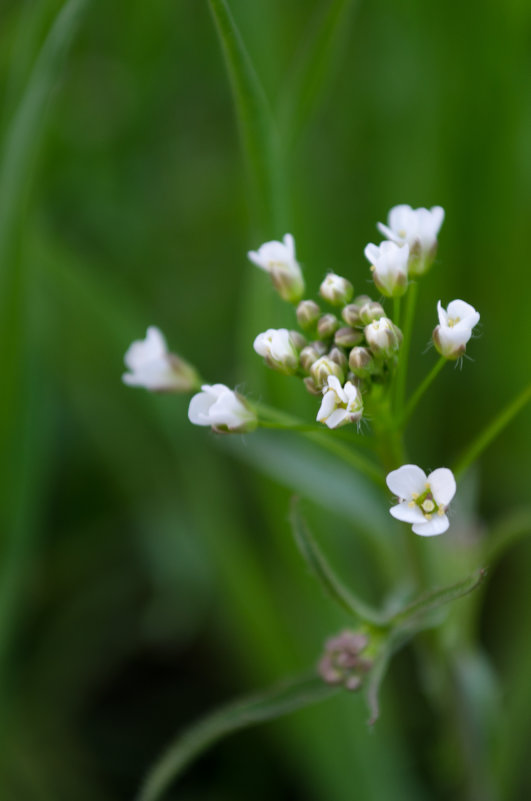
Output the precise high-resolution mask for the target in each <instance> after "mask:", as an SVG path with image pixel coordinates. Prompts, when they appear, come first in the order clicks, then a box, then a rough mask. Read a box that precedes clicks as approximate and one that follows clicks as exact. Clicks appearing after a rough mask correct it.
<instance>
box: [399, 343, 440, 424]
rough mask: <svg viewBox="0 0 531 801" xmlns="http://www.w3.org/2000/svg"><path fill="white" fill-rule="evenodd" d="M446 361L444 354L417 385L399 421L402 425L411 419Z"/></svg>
mask: <svg viewBox="0 0 531 801" xmlns="http://www.w3.org/2000/svg"><path fill="white" fill-rule="evenodd" d="M446 362H447V359H445V358H444V356H441V358H440V359H439V360H438V361H437V362H435V364H434V365H433V367H432V368H431V370H430V372H429V373H428V375H427V376H426V378H425V379H424V381H422V382H421V384H420V385H419V386H418V387H417V389H416V390H415V392H414V393H413V395H412V396H411V398H410V399H409V402H408V404H407V405H406V408H405V410H404V413H403V415H402V418H401V419H400V421H399V425H400V426H402V425H404V424H405V423H406V422H407V421H408V420H409V418H410V417H411V414H412V413H413V411H414V409H415V407H416V405H417V403H418V402H419V400H420V399H421V398H422V396H423V395H424V393H425V392H426V390H427V389H428V387H429V386H430V384H431V383H432V381H434V380H435V378H437V376H438V375H439V373H440V372H441V370H442V368H443V367H444V365H445V364H446Z"/></svg>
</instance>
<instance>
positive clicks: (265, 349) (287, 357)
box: [253, 328, 299, 375]
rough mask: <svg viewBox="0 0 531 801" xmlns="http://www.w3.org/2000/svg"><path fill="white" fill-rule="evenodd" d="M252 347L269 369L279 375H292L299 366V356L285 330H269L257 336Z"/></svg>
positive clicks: (289, 335)
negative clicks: (277, 371)
mask: <svg viewBox="0 0 531 801" xmlns="http://www.w3.org/2000/svg"><path fill="white" fill-rule="evenodd" d="M253 347H254V349H255V351H256V352H257V353H258V355H259V356H263V357H264V359H265V361H266V364H267V365H268V366H269V367H272V368H273V369H274V370H279V371H280V372H281V373H286V374H287V375H290V374H291V375H292V374H293V373H295V372H296V370H297V368H298V366H299V354H298V352H297V349H296V347H295V345H294V343H293V340H292V337H291V334H290V332H289V331H288V329H287V328H278V329H276V328H269V329H268V330H267V331H265V332H264V333H263V334H258V336H257V337H256V339H255V341H254V344H253Z"/></svg>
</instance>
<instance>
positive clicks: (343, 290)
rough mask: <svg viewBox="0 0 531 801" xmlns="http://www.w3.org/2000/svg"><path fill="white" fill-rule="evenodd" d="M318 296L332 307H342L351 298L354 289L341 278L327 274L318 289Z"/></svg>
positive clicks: (333, 274) (334, 274) (348, 282)
mask: <svg viewBox="0 0 531 801" xmlns="http://www.w3.org/2000/svg"><path fill="white" fill-rule="evenodd" d="M319 294H320V295H321V297H322V298H324V299H325V300H326V301H328V303H331V304H332V305H333V306H344V305H345V304H346V303H348V302H349V301H350V299H351V298H352V295H353V294H354V287H353V286H352V284H351V283H350V281H348V280H347V279H346V278H343V276H341V275H336V273H328V275H327V276H326V278H325V279H324V281H323V283H322V284H321V286H320V287H319Z"/></svg>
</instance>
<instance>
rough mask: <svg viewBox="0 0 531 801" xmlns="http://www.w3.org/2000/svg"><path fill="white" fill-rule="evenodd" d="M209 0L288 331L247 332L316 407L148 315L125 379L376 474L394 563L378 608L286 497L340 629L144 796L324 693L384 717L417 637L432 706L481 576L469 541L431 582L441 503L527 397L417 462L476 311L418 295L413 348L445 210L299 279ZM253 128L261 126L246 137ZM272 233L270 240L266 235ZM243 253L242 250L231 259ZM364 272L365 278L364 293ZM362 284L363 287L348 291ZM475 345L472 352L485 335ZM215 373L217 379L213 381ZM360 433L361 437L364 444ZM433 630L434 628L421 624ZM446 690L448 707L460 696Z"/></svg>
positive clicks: (258, 258) (478, 550) (393, 225)
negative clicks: (430, 404)
mask: <svg viewBox="0 0 531 801" xmlns="http://www.w3.org/2000/svg"><path fill="white" fill-rule="evenodd" d="M211 7H212V10H213V13H214V18H215V21H216V24H217V27H218V31H219V33H220V38H221V40H222V44H223V48H224V51H225V55H226V57H227V59H228V61H229V66H230V69H231V74H232V77H233V80H234V81H235V94H236V96H237V97H238V98H239V102H243V101H241V98H242V97H243V98H245V97H246V94H249V95H250V96H251V97H252V103H250V104H249V107H245V112H246V114H247V112H248V114H247V116H246V114H243V113H242V114H241V118H242V120H243V124H244V130H243V134H244V139H245V138H246V137H247V138H248V139H249V141H248V142H247V146H248V151H249V154H250V155H252V156H253V157H257V158H258V162H257V164H258V166H257V167H256V168H255V177H256V180H257V183H258V184H260V186H261V192H262V199H263V201H264V205H265V206H268V204H270V211H271V213H270V214H269V220H268V222H269V228H268V230H267V232H266V236H267V237H268V239H267V241H265V242H263V243H262V244H260V243H259V242H257V243H255V245H256V247H255V249H252V250H249V251H248V254H247V256H248V261H249V262H250V263H251V264H250V265H247V269H254V268H255V267H257V268H258V269H259V270H260V271H262V273H263V276H262V278H263V287H262V292H263V295H264V297H266V296H267V293H269V292H270V286H271V285H272V287H273V289H274V291H275V292H276V293H277V294H278V296H279V298H280V299H281V300H282V301H284V303H285V314H284V320H283V327H281V328H266V330H262V331H260V330H256V331H254V332H253V336H252V338H250V340H249V343H248V348H249V350H250V351H252V350H253V349H254V351H255V354H256V358H257V359H262V360H263V364H264V369H267V370H273V371H275V372H278V373H280V374H282V375H283V376H284V380H285V381H299V382H301V384H302V385H303V386H304V388H305V390H306V391H307V392H308V393H309V395H311V396H312V401H313V413H312V416H311V418H309V419H301V418H300V417H299V416H297V415H296V414H294V413H293V410H292V409H286V408H277V407H272V406H270V405H267V404H266V403H265V402H264V400H263V399H260V400H258V398H257V393H256V392H254V391H253V388H252V386H249V382H248V381H247V379H246V383H245V388H246V389H245V393H243V391H242V390H241V389H240V388H238V390H237V389H235V388H231V387H229V386H227V385H226V384H224V383H211V384H210V383H202V382H201V383H200V379H199V377H198V376H199V371H197V370H196V369H195V368H193V367H190V365H188V364H187V363H186V362H184V361H183V360H182V358H181V357H176V356H173V355H171V354H170V353H169V352H168V350H167V347H166V345H165V341H164V338H163V336H162V334H161V333H160V332H158V329H155V328H153V327H152V328H150V329H148V334H147V338H146V341H145V343H143V344H142V343H136V344H135V343H134V344H133V346H131V348H130V349H129V350H128V351H127V354H126V365H127V367H128V368H129V371H130V372H129V373H126V374H125V376H124V381H125V383H127V384H129V385H137V386H142V387H145V388H146V389H148V390H152V391H161V390H163V391H173V392H179V393H189V394H192V397H191V399H190V404H189V411H188V417H189V420H190V422H191V423H192V424H194V425H198V426H203V427H210V428H211V430H212V431H213V432H214V433H215V434H220V433H223V434H231V435H233V436H238V435H244V436H245V437H246V438H249V437H253V436H255V435H256V434H255V432H256V431H259V430H260V429H264V430H266V431H267V430H271V429H273V430H279V431H286V432H296V433H297V434H300V436H303V437H310V438H311V439H312V441H313V443H314V444H315V445H317V446H318V447H320V448H322V450H323V451H327V452H331V453H332V454H333V455H334V457H336V458H339V459H342V460H343V461H344V462H345V463H346V464H347V465H349V467H351V468H352V469H353V470H354V471H355V472H356V473H357V474H358V475H361V476H362V477H363V478H364V479H365V480H366V482H368V483H370V484H372V485H373V486H374V488H375V489H376V491H377V492H378V493H379V498H380V504H381V507H382V508H386V509H387V510H388V512H389V522H390V524H391V526H390V528H389V533H388V535H387V534H386V536H388V537H389V545H388V548H389V552H390V553H392V554H393V557H392V560H391V562H392V564H393V567H394V571H393V575H392V578H391V581H389V577H387V581H388V586H387V587H386V590H385V592H384V593H383V594H382V597H381V602H380V604H379V605H378V606H374V605H371V604H369V603H367V602H366V601H365V600H364V599H362V598H360V596H359V594H358V592H357V591H356V588H355V587H352V586H350V583H349V579H348V575H347V574H348V570H344V573H345V575H344V576H342V577H341V578H340V577H339V576H338V574H337V573H336V571H335V570H334V568H333V567H332V565H331V562H330V560H329V559H328V557H327V555H326V554H325V553H324V551H323V550H322V549H321V546H320V545H319V544H318V541H317V540H316V539H315V538H314V536H313V534H312V533H311V532H310V529H309V527H308V525H307V523H306V521H305V518H304V516H303V514H302V512H301V509H300V506H299V503H298V501H297V499H293V502H292V506H291V515H290V520H291V526H292V530H293V535H294V538H295V541H296V543H297V545H298V548H299V550H300V552H301V555H302V557H303V559H304V561H305V562H306V565H307V567H308V568H309V569H310V571H311V573H312V574H313V576H314V577H315V579H316V584H315V586H316V588H317V587H318V586H319V585H320V588H321V590H322V591H324V593H325V594H326V595H327V596H328V597H329V599H331V600H332V601H333V602H335V603H336V604H337V606H338V607H339V609H340V610H341V612H342V614H343V615H344V616H346V617H347V618H348V619H349V625H347V627H344V628H343V630H342V631H341V632H340V633H335V632H330V636H329V638H328V639H327V640H326V642H325V643H322V642H318V641H316V643H315V665H314V666H313V667H312V669H311V672H310V675H309V676H308V675H305V676H303V677H302V678H300V679H295V680H293V679H290V680H288V681H287V682H285V683H282V684H280V685H279V686H278V687H276V688H273V689H272V690H271V691H269V692H266V693H265V694H263V695H260V696H255V697H254V698H250V699H247V700H244V701H242V702H237V703H236V704H234V705H232V706H228V707H226V708H225V709H222V710H220V711H219V712H217V713H214V715H212V717H211V718H207V719H205V720H204V721H202V722H200V723H199V724H198V725H197V726H196V727H195V728H194V729H192V730H191V731H190V732H189V733H188V734H187V735H184V736H183V738H182V739H178V740H177V741H176V743H174V744H173V745H172V748H171V749H170V750H169V751H168V752H167V754H166V755H165V756H163V757H162V759H161V760H160V762H158V763H157V764H156V765H155V766H154V768H153V771H152V772H151V773H150V775H149V776H148V779H147V781H146V785H145V788H144V791H143V793H141V795H140V796H139V798H141V799H142V801H148V799H149V800H150V801H152V799H155V798H158V797H159V796H160V794H161V793H162V792H163V791H164V789H165V788H166V787H167V786H168V784H169V783H170V782H171V781H173V780H174V779H175V778H176V777H177V776H178V775H179V774H180V773H181V772H182V770H183V769H184V768H185V767H186V765H187V764H188V763H189V762H190V761H191V760H192V758H193V757H194V756H196V755H197V754H198V753H199V752H200V751H202V750H203V749H204V748H206V747H207V746H209V745H210V744H211V743H212V742H214V741H215V740H216V739H218V738H219V737H221V736H223V735H225V734H227V733H230V732H231V731H234V730H236V729H238V728H242V727H243V726H246V725H250V724H252V723H256V722H259V721H262V720H266V719H269V718H272V717H278V716H280V715H282V714H285V713H287V712H289V711H292V710H294V709H297V708H299V707H304V706H307V705H309V704H311V703H314V702H317V701H320V700H322V699H324V698H326V697H328V696H329V695H331V694H333V693H338V692H345V694H348V693H359V694H360V695H362V696H363V697H364V699H365V703H366V706H367V720H368V722H369V724H370V725H373V724H374V723H375V722H376V720H377V719H378V716H379V714H380V686H381V683H382V681H383V679H384V677H385V675H386V672H387V670H388V669H389V667H390V665H391V664H392V657H393V655H394V654H395V653H396V652H397V651H398V650H400V649H401V648H403V647H404V646H405V645H407V644H408V643H409V642H411V641H412V640H413V639H415V641H416V645H417V656H418V659H419V662H420V664H421V666H422V669H423V670H424V672H425V674H426V675H427V674H430V676H431V677H432V678H433V677H434V676H435V679H433V681H431V683H430V682H427V689H426V692H427V694H428V696H429V700H430V702H431V704H432V706H433V708H434V709H440V707H441V704H443V703H444V701H443V699H442V698H441V697H440V695H439V689H438V686H439V687H440V686H443V685H444V686H445V687H448V686H449V685H450V683H451V682H450V678H449V677H450V674H451V673H452V671H453V670H454V668H455V665H454V663H453V662H452V660H453V658H454V656H453V653H451V646H450V645H449V642H450V640H449V638H448V636H447V632H448V630H449V629H450V627H451V626H453V627H455V626H456V625H457V628H458V627H459V623H457V624H456V620H459V616H458V615H457V617H456V613H455V609H459V602H460V599H461V598H463V597H464V596H466V595H468V594H471V593H473V595H472V597H471V599H470V604H471V605H473V603H474V602H476V603H477V600H476V601H474V600H473V599H477V598H478V597H479V596H480V593H478V591H477V588H478V587H479V585H480V584H481V583H482V581H483V580H484V578H485V575H486V562H485V549H484V548H483V547H482V546H481V545H478V546H477V547H475V548H473V549H471V551H470V552H469V553H468V556H467V560H466V566H465V565H463V567H462V569H461V570H460V571H458V574H457V575H455V573H454V576H453V580H452V581H450V582H449V583H445V582H444V581H443V580H442V579H443V578H446V577H447V576H448V575H449V574H450V573H451V570H450V569H449V566H450V564H452V565H453V560H452V559H450V558H449V557H448V549H447V548H446V547H445V545H444V541H445V538H447V537H449V536H450V533H449V532H450V531H451V529H452V528H454V527H455V529H457V530H458V531H459V530H460V529H461V528H462V527H461V522H462V521H461V520H460V517H459V515H460V512H459V507H458V504H455V505H454V506H453V508H451V503H452V501H453V500H454V497H457V498H459V493H460V482H461V480H462V477H463V475H464V473H465V472H466V470H467V469H468V468H469V467H470V465H471V464H472V463H473V462H474V461H475V460H476V459H477V458H478V457H479V456H480V455H481V453H482V452H483V451H484V449H485V448H486V447H487V446H488V445H489V444H490V442H491V441H492V440H493V439H494V437H495V436H496V435H497V434H498V433H499V432H500V431H501V430H502V429H503V427H504V426H505V425H507V423H508V422H509V421H510V420H511V419H512V418H513V417H514V416H515V415H516V414H517V412H518V411H520V409H521V408H522V407H523V406H524V405H525V403H527V401H528V400H529V399H530V398H531V388H530V387H527V388H526V389H525V390H524V391H523V392H522V393H521V395H519V396H518V397H517V398H516V399H515V400H514V401H512V402H511V403H510V404H509V405H508V406H507V407H506V408H505V409H504V410H502V412H500V414H499V415H498V416H497V417H496V418H495V419H494V420H493V421H492V422H491V423H490V424H489V425H488V426H487V427H486V428H485V430H484V431H482V432H480V433H479V434H478V435H477V437H476V438H474V439H472V442H471V443H470V444H469V445H468V446H466V447H465V448H464V449H462V455H461V457H460V458H459V459H458V460H457V461H456V462H453V463H451V464H450V465H445V466H441V467H437V468H436V469H431V467H430V466H429V465H424V466H419V465H416V464H415V463H414V462H415V455H414V454H412V453H410V452H409V450H408V447H407V445H408V443H407V441H406V439H407V438H406V434H407V427H408V425H409V424H410V423H411V421H412V420H414V415H415V412H416V410H417V406H418V404H419V403H420V401H421V400H423V399H424V396H426V398H428V397H429V390H430V388H431V386H432V384H433V382H434V381H435V380H436V379H437V378H438V376H439V374H440V372H441V371H442V369H443V368H444V366H445V365H446V364H448V363H451V364H454V363H455V362H456V360H459V359H460V358H461V357H462V356H463V355H464V354H465V351H466V349H467V348H470V347H471V339H472V336H473V334H474V333H475V330H477V329H476V326H477V324H478V322H479V319H480V315H479V312H478V311H476V309H475V308H474V307H473V306H472V305H471V303H470V302H468V301H465V300H461V299H455V300H452V301H451V302H449V303H448V305H447V306H446V308H445V307H444V306H443V305H442V302H441V301H440V300H439V301H438V302H437V299H436V298H431V301H430V300H428V299H427V298H426V297H425V299H424V302H425V303H430V302H431V304H432V308H433V319H434V322H436V321H437V320H438V323H437V325H436V327H435V329H434V330H433V334H432V338H433V344H434V346H435V349H436V351H437V353H438V354H439V358H438V360H437V358H436V357H435V361H434V353H433V349H432V350H431V352H430V353H429V354H428V355H426V354H422V353H421V352H419V351H418V349H415V348H412V331H413V326H414V324H415V310H416V302H417V295H418V292H419V288H420V285H421V284H422V281H423V279H424V277H425V275H426V274H427V273H428V271H429V270H430V269H438V268H439V264H443V263H444V249H443V248H439V235H440V232H441V227H442V224H443V220H444V217H445V212H444V210H443V209H442V207H441V206H434V207H432V208H431V209H428V208H413V207H411V206H409V205H397V206H395V207H393V208H392V209H391V210H390V211H389V214H388V216H387V223H386V224H382V223H378V224H377V226H376V227H377V230H379V232H380V233H381V235H382V237H383V239H382V241H380V242H379V243H374V242H368V244H367V245H366V247H365V248H364V249H363V250H362V251H361V252H360V253H359V254H358V258H357V260H356V262H355V264H354V266H353V268H352V270H349V273H348V274H347V275H342V274H340V273H339V272H336V270H335V266H334V265H326V268H325V269H327V270H328V271H325V270H323V275H322V280H321V283H320V284H319V285H318V286H313V287H312V286H310V282H309V281H308V280H307V277H306V276H305V272H304V269H303V266H301V265H302V264H304V261H303V259H304V255H305V243H304V242H303V241H298V240H296V237H295V236H294V235H293V233H291V232H286V230H285V228H284V223H283V220H282V215H281V214H280V212H279V208H280V204H276V205H275V204H274V203H273V202H272V201H271V195H272V194H274V192H273V190H272V188H271V187H272V186H273V185H274V178H275V176H272V175H270V172H269V169H270V162H269V161H266V160H264V161H263V162H262V161H260V158H261V156H260V154H261V152H262V150H263V149H266V150H267V149H268V148H272V147H273V145H272V144H271V142H272V141H273V139H272V138H271V139H268V138H267V137H266V135H265V134H264V133H263V131H264V126H263V125H262V122H263V120H264V119H266V118H267V109H266V108H265V106H263V105H262V103H263V96H262V94H261V92H260V91H259V89H258V88H257V86H256V84H255V82H256V76H255V74H254V72H253V71H252V70H251V69H250V67H249V63H248V54H247V53H246V51H245V50H244V49H243V46H242V44H241V40H240V38H239V36H238V35H237V32H236V30H235V27H234V23H233V20H232V18H231V16H230V14H229V12H228V9H227V7H226V4H225V3H224V2H222V0H213V2H211ZM235 76H236V77H235ZM257 109H258V110H257ZM251 112H252V113H256V119H255V118H253V119H254V122H255V123H256V125H254V126H253V125H249V128H248V129H246V128H245V124H246V123H245V121H246V120H247V118H248V115H249V114H251ZM257 131H258V132H259V134H258V135H257V134H256V132H257ZM253 136H257V140H256V141H255V140H254V139H253V138H252V137H253ZM249 142H250V144H249ZM268 152H269V150H268ZM257 153H258V154H259V155H258V156H256V154H257ZM275 180H276V178H275ZM275 235H276V236H281V238H279V239H275V238H274V236H275ZM369 237H371V238H373V236H372V233H371V232H367V239H369ZM299 253H300V254H302V261H301V262H299V260H298V259H299V255H298V254H299ZM243 254H244V252H243V247H242V251H241V254H240V256H241V257H242V261H243ZM363 256H365V259H364V258H363ZM436 256H437V261H438V264H437V267H435V259H436ZM367 262H368V266H367ZM370 277H372V281H373V288H372V291H370V292H369V294H367V291H366V290H367V286H368V279H370ZM359 287H363V290H362V291H358V290H359ZM470 300H472V301H474V298H471V299H470ZM487 324H488V322H487ZM429 338H430V331H426V332H425V340H426V341H428V340H429ZM474 347H476V346H474ZM477 349H478V352H479V354H480V355H481V342H478V343H477ZM412 359H424V360H425V361H426V360H431V362H432V366H431V368H430V369H429V370H428V371H427V375H426V377H425V378H424V380H422V381H421V382H420V384H419V386H418V387H416V388H415V389H413V390H411V389H410V386H409V383H408V371H409V365H410V362H411V360H412ZM223 378H224V377H223V376H219V375H213V376H211V377H209V380H212V381H220V380H223ZM266 400H267V399H266ZM198 435H199V434H198ZM448 437H449V438H450V437H451V432H449V434H448ZM362 441H363V442H364V443H368V444H369V448H363V446H362V445H360V443H361V442H362ZM458 449H460V443H455V444H454V447H453V448H451V449H450V450H452V451H453V450H458ZM429 458H430V463H431V464H435V465H439V464H440V463H441V461H442V457H441V455H440V454H439V453H438V452H437V451H436V449H435V448H434V449H433V451H432V452H431V453H430V457H429ZM205 491H206V492H208V490H205ZM330 536H333V532H331V533H330ZM434 564H435V565H436V566H437V569H434V568H433V565H434ZM439 568H440V569H439ZM450 624H451V626H450ZM428 629H429V630H431V631H430V636H426V635H425V632H426V630H428ZM469 647H472V646H471V645H470V646H469ZM478 658H479V657H478ZM448 692H450V693H451V692H452V690H451V689H449V690H448ZM453 702H455V703H458V701H457V700H456V699H455V698H454V700H453ZM384 712H385V710H384ZM465 736H466V735H465ZM190 743H193V747H191V748H190Z"/></svg>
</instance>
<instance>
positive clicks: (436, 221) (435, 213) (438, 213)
mask: <svg viewBox="0 0 531 801" xmlns="http://www.w3.org/2000/svg"><path fill="white" fill-rule="evenodd" d="M430 211H431V217H432V225H433V233H434V234H435V236H437V234H438V233H439V230H440V227H441V225H442V224H443V222H444V209H443V207H442V206H432V208H431V209H430Z"/></svg>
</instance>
